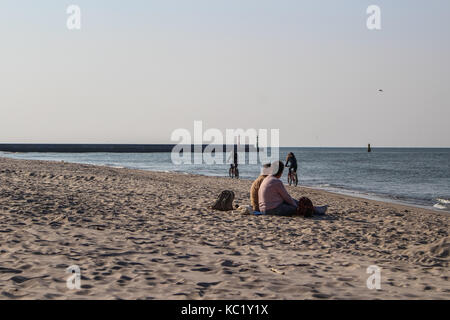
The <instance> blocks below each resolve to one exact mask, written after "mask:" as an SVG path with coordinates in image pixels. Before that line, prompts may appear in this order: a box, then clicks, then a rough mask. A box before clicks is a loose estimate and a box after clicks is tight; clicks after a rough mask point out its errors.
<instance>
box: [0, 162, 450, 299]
mask: <svg viewBox="0 0 450 320" xmlns="http://www.w3.org/2000/svg"><path fill="white" fill-rule="evenodd" d="M250 184H251V181H243V180H232V179H229V178H218V177H207V176H200V175H193V174H177V173H159V172H152V171H145V170H134V169H128V168H124V169H118V168H112V167H107V166H94V165H85V164H75V163H67V162H64V163H63V162H55V161H53V162H50V161H43V160H42V161H41V160H15V159H10V158H0V230H2V232H0V243H1V250H0V284H1V287H2V289H1V290H0V299H444V300H445V299H449V298H450V282H449V276H450V274H449V269H448V266H449V259H450V258H449V249H450V237H449V235H448V225H449V222H450V216H449V215H448V214H447V213H445V212H436V211H434V210H426V209H420V208H416V207H411V206H405V205H397V204H390V203H385V202H380V201H376V200H366V199H361V198H356V197H351V196H345V195H340V194H335V193H330V192H326V191H322V190H317V189H309V188H304V187H288V191H289V192H290V193H291V195H292V196H293V197H294V198H299V197H300V196H307V197H309V198H311V199H312V201H313V202H314V204H317V205H324V204H328V205H329V210H328V212H327V215H326V216H324V217H314V218H312V219H303V218H300V217H291V218H289V217H274V216H253V215H243V214H240V213H238V212H236V211H233V212H219V211H214V210H212V209H209V208H208V207H209V205H210V203H211V202H212V201H214V200H216V198H217V195H218V194H219V192H220V191H221V190H225V189H229V190H233V191H234V192H235V194H236V199H235V204H239V205H245V204H248V203H249V202H250V201H249V189H250ZM430 213H433V214H430ZM72 265H77V266H79V267H80V269H81V275H82V279H81V288H80V289H79V290H71V289H68V288H67V287H66V280H67V278H68V274H67V273H66V268H67V267H69V266H72ZM373 265H376V266H378V267H379V268H380V270H381V290H370V289H368V288H367V284H366V280H367V278H368V276H369V275H368V274H367V272H366V270H367V268H368V267H369V266H373ZM273 270H275V271H273Z"/></svg>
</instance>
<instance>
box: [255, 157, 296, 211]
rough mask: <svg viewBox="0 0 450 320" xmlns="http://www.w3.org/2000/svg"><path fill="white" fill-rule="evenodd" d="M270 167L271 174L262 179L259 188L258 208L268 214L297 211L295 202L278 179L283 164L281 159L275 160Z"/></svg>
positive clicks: (281, 172)
mask: <svg viewBox="0 0 450 320" xmlns="http://www.w3.org/2000/svg"><path fill="white" fill-rule="evenodd" d="M271 168H272V174H271V175H269V176H267V177H266V178H265V179H264V180H263V182H262V183H261V186H260V188H259V192H258V201H259V210H260V212H261V213H263V214H268V215H276V216H292V215H294V214H295V213H296V212H297V203H296V202H295V200H294V199H292V197H291V196H290V195H289V193H288V192H287V190H286V188H285V187H284V185H283V182H282V181H281V180H280V178H281V176H282V175H283V171H284V164H283V162H281V161H275V162H274V163H272V165H271Z"/></svg>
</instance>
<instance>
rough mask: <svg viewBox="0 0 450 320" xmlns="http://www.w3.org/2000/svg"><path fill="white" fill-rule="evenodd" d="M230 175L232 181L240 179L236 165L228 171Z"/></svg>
mask: <svg viewBox="0 0 450 320" xmlns="http://www.w3.org/2000/svg"><path fill="white" fill-rule="evenodd" d="M228 175H229V176H230V178H231V179H233V178H236V179H239V170H238V168H237V167H235V166H234V165H231V167H230V169H229V170H228Z"/></svg>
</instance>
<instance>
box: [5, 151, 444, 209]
mask: <svg viewBox="0 0 450 320" xmlns="http://www.w3.org/2000/svg"><path fill="white" fill-rule="evenodd" d="M288 152H293V153H294V154H295V156H296V157H297V161H298V177H299V184H300V185H302V186H307V187H314V188H319V189H324V190H327V191H332V192H337V193H344V194H350V195H354V196H360V197H365V198H370V199H380V200H389V201H394V202H400V203H406V204H412V205H417V206H423V207H429V208H433V209H436V210H445V211H450V148H373V149H372V152H371V153H368V152H367V149H365V148H280V158H281V159H282V160H284V159H285V158H286V155H287V153H288ZM0 156H4V157H10V158H16V159H36V160H56V161H61V160H64V161H66V162H75V163H85V164H94V165H104V166H112V167H124V168H132V169H141V170H151V171H163V172H179V173H192V174H201V175H207V176H228V168H229V164H220V165H218V164H215V165H206V164H183V165H176V164H173V163H172V160H171V154H170V153H5V152H0ZM196 156H198V155H196ZM225 158H227V156H226V155H224V159H225ZM239 172H240V177H241V179H249V180H250V179H255V178H256V177H257V176H258V174H259V172H260V165H258V164H248V163H242V162H241V163H240V164H239ZM286 178H287V177H286V174H285V175H284V176H283V177H282V179H283V180H284V181H286Z"/></svg>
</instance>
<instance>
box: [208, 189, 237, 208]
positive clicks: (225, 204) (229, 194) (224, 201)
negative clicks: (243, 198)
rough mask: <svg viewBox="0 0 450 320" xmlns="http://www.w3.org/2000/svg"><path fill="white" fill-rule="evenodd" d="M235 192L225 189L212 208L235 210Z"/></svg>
mask: <svg viewBox="0 0 450 320" xmlns="http://www.w3.org/2000/svg"><path fill="white" fill-rule="evenodd" d="M233 201H234V192H233V191H230V190H224V191H222V192H221V193H220V194H219V198H218V199H217V200H216V202H214V204H213V205H212V209H214V210H219V211H230V210H233V209H234V208H233Z"/></svg>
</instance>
